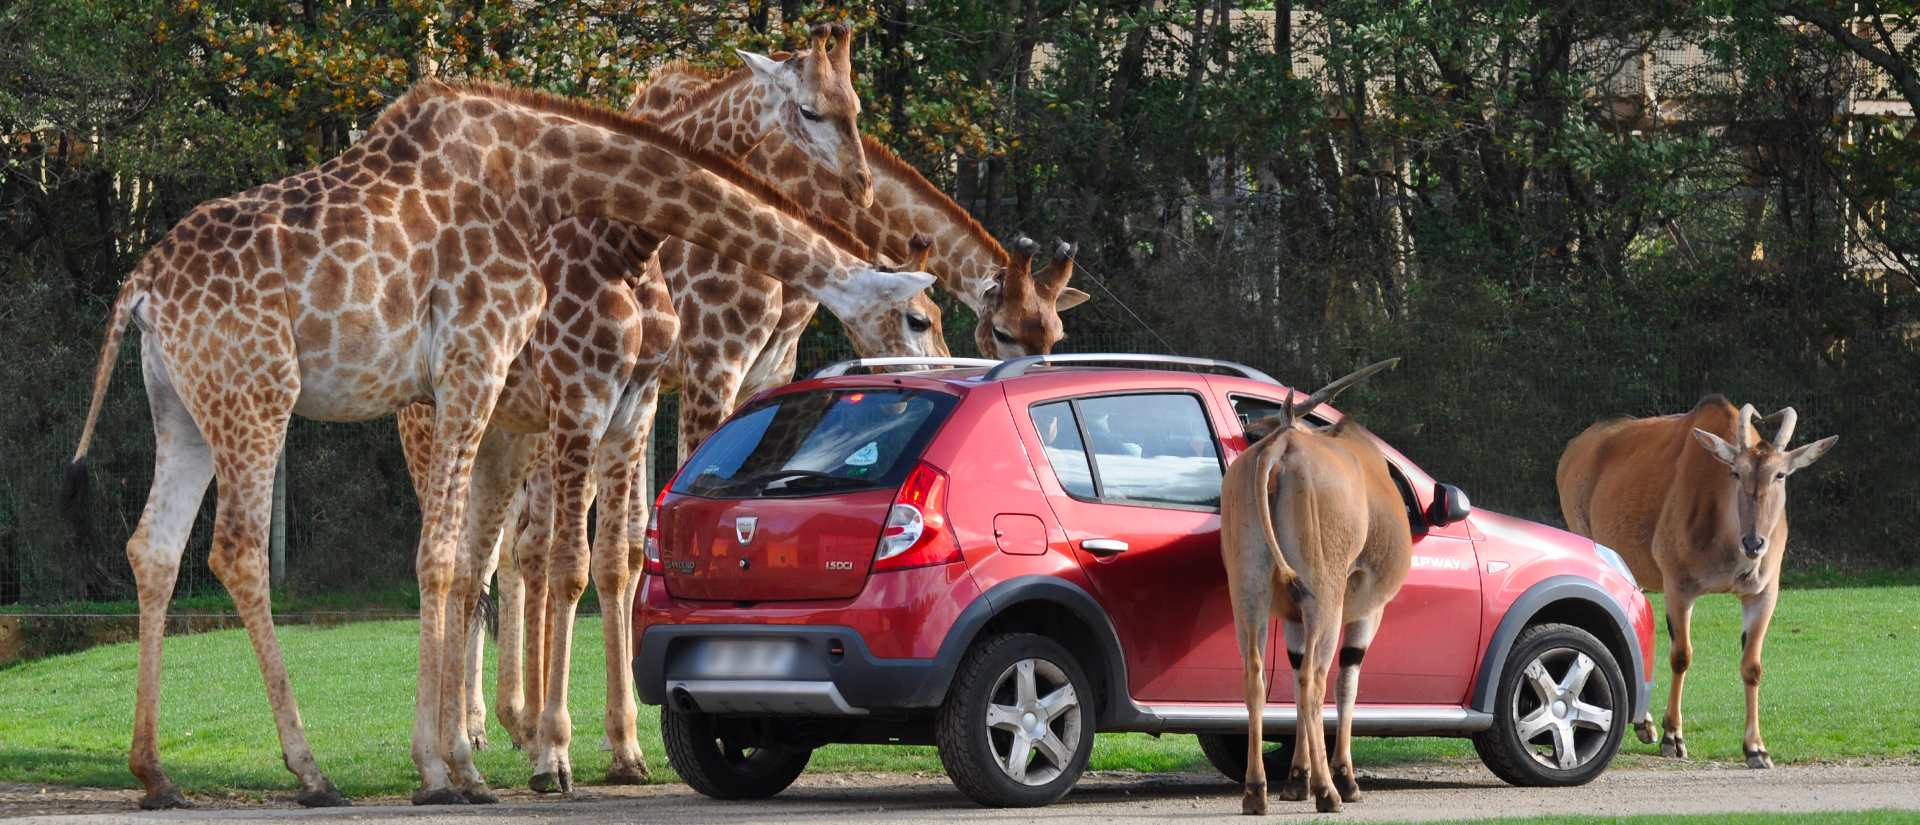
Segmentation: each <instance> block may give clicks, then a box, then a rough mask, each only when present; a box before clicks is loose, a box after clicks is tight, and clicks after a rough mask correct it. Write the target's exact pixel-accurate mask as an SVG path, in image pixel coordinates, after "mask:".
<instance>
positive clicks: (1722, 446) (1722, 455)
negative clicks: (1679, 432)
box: [1693, 427, 1740, 466]
mask: <svg viewBox="0 0 1920 825" xmlns="http://www.w3.org/2000/svg"><path fill="white" fill-rule="evenodd" d="M1693 437H1694V438H1695V439H1696V440H1698V441H1699V442H1700V446H1702V447H1705V448H1707V452H1708V453H1711V454H1712V455H1713V457H1714V458H1717V459H1720V460H1721V461H1724V462H1726V463H1727V465H1728V466H1732V465H1733V462H1734V460H1735V459H1738V458H1739V457H1740V451H1739V450H1736V449H1734V448H1733V445H1732V444H1728V443H1727V442H1726V441H1725V440H1724V439H1722V438H1721V437H1720V436H1717V435H1714V434H1713V433H1710V432H1707V431H1706V430H1702V429H1700V428H1698V427H1695V428H1694V430H1693Z"/></svg>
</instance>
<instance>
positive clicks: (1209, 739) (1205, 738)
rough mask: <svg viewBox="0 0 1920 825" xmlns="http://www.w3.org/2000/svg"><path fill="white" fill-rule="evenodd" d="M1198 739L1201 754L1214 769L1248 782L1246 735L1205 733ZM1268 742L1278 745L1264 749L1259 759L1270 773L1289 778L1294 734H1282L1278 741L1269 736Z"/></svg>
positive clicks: (1228, 776) (1268, 774)
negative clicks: (1288, 772) (1265, 764)
mask: <svg viewBox="0 0 1920 825" xmlns="http://www.w3.org/2000/svg"><path fill="white" fill-rule="evenodd" d="M1199 739H1200V753H1202V754H1204V755H1206V757H1207V763H1208V764H1210V765H1212V766H1213V769H1214V770H1217V771H1219V772H1220V774H1221V775H1222V776H1225V777H1226V778H1228V779H1231V780H1233V781H1235V782H1245V781H1247V735H1246V734H1244V733H1203V734H1200V736H1199ZM1267 744H1268V745H1275V744H1278V745H1279V747H1272V748H1269V749H1268V750H1266V751H1264V752H1262V755H1261V757H1260V761H1262V762H1265V763H1267V776H1269V777H1274V776H1278V777H1281V778H1283V779H1284V778H1286V775H1287V771H1288V770H1290V769H1291V768H1292V766H1293V736H1291V735H1288V736H1283V737H1279V738H1278V741H1277V742H1276V741H1275V740H1273V739H1269V740H1267Z"/></svg>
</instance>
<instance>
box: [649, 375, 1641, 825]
mask: <svg viewBox="0 0 1920 825" xmlns="http://www.w3.org/2000/svg"><path fill="white" fill-rule="evenodd" d="M908 360H911V361H912V363H914V364H925V363H926V359H873V360H869V361H867V362H847V363H844V364H836V365H834V366H832V367H828V368H826V369H824V370H821V371H820V372H819V373H816V374H815V376H814V377H813V378H811V379H809V380H805V381H799V382H796V383H793V384H788V385H786V386H784V387H781V388H779V389H776V390H773V391H771V392H768V393H765V394H762V395H761V396H759V397H756V398H754V399H753V400H751V401H749V402H748V403H747V404H745V405H744V406H742V407H741V409H740V410H739V412H737V413H735V414H734V415H733V417H732V418H730V419H728V421H727V422H726V423H725V424H724V425H723V426H722V427H721V428H720V429H719V430H718V431H717V432H715V433H714V435H713V437H712V438H710V439H709V440H707V442H706V443H705V444H703V445H702V446H701V447H700V449H699V450H697V451H696V452H695V453H694V454H693V456H692V457H691V458H690V460H689V461H688V462H687V464H686V466H684V467H683V468H682V469H681V471H680V473H679V474H678V475H677V476H676V477H675V478H674V480H673V482H672V483H671V484H670V485H669V486H668V488H667V489H666V490H665V491H664V492H663V493H662V495H661V499H660V502H659V504H658V506H657V507H655V508H654V515H653V521H652V523H651V524H650V525H649V529H648V535H647V555H648V561H647V565H648V575H647V576H646V577H645V579H644V580H643V582H642V584H641V594H642V596H641V598H640V599H639V600H638V602H637V605H636V607H635V617H634V618H635V623H636V625H637V627H638V628H639V636H638V638H639V645H638V648H637V653H636V655H635V657H634V662H633V668H634V672H635V675H636V677H637V685H638V689H639V694H640V699H641V701H643V702H646V703H648V704H654V705H661V706H662V709H661V715H660V720H661V721H660V724H661V731H662V735H663V737H664V739H665V742H666V747H667V756H668V758H669V760H671V762H672V763H673V766H674V769H675V770H677V771H678V772H679V773H680V775H681V776H682V777H683V778H685V779H686V781H687V782H688V784H690V785H692V786H693V787H694V788H695V789H697V790H699V791H701V792H702V793H705V794H708V795H710V796H715V797H720V798H726V799H744V798H761V797H766V796H770V795H772V794H775V793H778V792H779V791H780V790H781V789H783V788H785V787H787V786H788V785H789V784H791V783H792V782H793V780H794V778H795V777H797V776H798V775H799V774H800V772H801V771H802V770H804V769H805V767H806V764H807V761H808V758H809V756H810V755H811V753H812V751H813V750H814V749H815V748H818V747H820V746H821V745H825V744H829V743H834V742H851V743H879V744H885V743H892V744H934V745H938V746H939V749H940V758H941V760H942V762H943V763H944V764H945V765H946V767H947V770H948V774H949V775H950V776H951V777H952V779H953V781H954V783H955V784H956V785H958V786H959V788H960V789H961V790H962V791H963V792H965V793H966V794H967V795H968V796H969V797H971V798H973V799H974V800H976V801H978V802H980V803H982V804H985V805H992V806H1027V805H1045V804H1047V803H1050V802H1052V801H1054V800H1056V799H1058V798H1060V796H1061V795H1063V794H1065V793H1066V792H1067V791H1068V790H1069V789H1070V788H1071V787H1072V785H1073V783H1074V782H1075V781H1076V780H1077V779H1078V778H1079V776H1080V773H1081V771H1082V770H1083V769H1084V767H1085V766H1086V763H1087V757H1088V755H1089V753H1090V751H1091V750H1092V747H1093V734H1094V732H1095V731H1141V732H1147V733H1193V734H1199V735H1200V744H1201V747H1202V749H1203V750H1204V752H1205V753H1206V754H1207V756H1208V758H1209V760H1210V761H1212V762H1213V764H1214V765H1215V766H1216V767H1218V768H1219V769H1220V770H1221V771H1222V772H1223V773H1226V774H1227V775H1228V776H1230V777H1232V778H1234V779H1236V780H1237V779H1240V778H1242V777H1243V776H1244V771H1245V768H1246V765H1245V760H1246V753H1247V750H1246V744H1245V743H1246V738H1245V736H1246V724H1247V712H1246V706H1245V704H1244V701H1243V697H1242V695H1241V670H1240V658H1239V652H1238V649H1237V647H1236V643H1235V640H1234V633H1233V624H1232V621H1231V619H1230V616H1229V607H1228V597H1227V579H1226V570H1225V568H1224V567H1223V566H1222V563H1221V557H1220V546H1219V542H1220V478H1221V475H1222V472H1223V470H1224V469H1225V467H1226V466H1227V464H1228V463H1229V462H1231V461H1232V460H1233V459H1234V457H1235V456H1236V455H1237V454H1238V453H1239V452H1241V451H1242V450H1244V449H1246V446H1247V445H1246V440H1245V437H1244V436H1243V434H1242V427H1243V425H1244V424H1245V423H1246V422H1248V421H1253V420H1257V419H1259V418H1262V417H1265V416H1266V415H1268V414H1271V413H1273V412H1275V411H1276V410H1278V409H1279V406H1280V400H1281V399H1282V398H1285V397H1286V395H1285V394H1286V393H1289V392H1291V390H1289V389H1287V388H1286V387H1283V386H1281V385H1280V384H1279V383H1278V382H1276V381H1274V380H1273V379H1272V378H1269V377H1267V376H1266V375H1264V374H1262V373H1260V372H1259V371H1257V370H1254V369H1251V368H1249V367H1244V366H1240V365H1237V364H1230V363H1226V362H1216V361H1209V360H1205V359H1195V358H1175V357H1168V356H1150V355H1064V356H1031V357H1026V358H1020V359H1015V360H1011V361H1005V362H986V361H970V360H966V359H957V360H952V361H941V362H937V363H940V364H943V365H958V366H960V367H961V368H954V369H939V370H930V371H922V372H910V373H892V374H879V375H846V374H845V373H846V372H847V370H848V369H849V368H851V367H853V366H856V365H879V366H887V365H892V366H898V365H899V364H900V363H902V362H906V361H908ZM1121 362H1124V363H1130V364H1136V365H1141V364H1158V365H1165V366H1163V367H1162V368H1160V369H1131V368H1115V367H1113V366H1107V364H1109V363H1121ZM1075 364H1078V365H1083V366H1071V365H1075ZM1085 365H1092V366H1085ZM1174 365H1178V366H1177V367H1174V368H1171V369H1170V368H1167V367H1173V366H1174ZM1192 368H1210V369H1212V370H1213V371H1214V373H1222V372H1224V373H1233V374H1232V375H1221V374H1213V373H1203V372H1200V371H1198V370H1196V369H1192ZM1175 369H1184V370H1185V371H1175ZM1296 397H1301V396H1300V395H1298V394H1297V395H1296ZM1339 417H1340V413H1339V412H1337V411H1335V410H1332V409H1328V408H1325V407H1322V408H1321V412H1320V413H1319V414H1318V415H1317V417H1310V420H1312V421H1317V422H1319V423H1322V424H1324V423H1327V422H1331V421H1334V420H1338V419H1339ZM1381 450H1382V452H1383V453H1384V454H1385V455H1386V456H1387V459H1388V468H1389V469H1390V470H1391V471H1392V473H1393V475H1394V479H1395V480H1396V481H1397V482H1399V486H1400V492H1401V495H1402V496H1403V497H1404V499H1405V501H1406V507H1407V522H1408V529H1409V530H1410V531H1411V532H1412V533H1413V569H1412V573H1411V574H1410V575H1409V576H1408V578H1407V581H1406V585H1405V587H1403V588H1402V589H1401V591H1400V594H1399V596H1398V597H1397V598H1395V599H1394V600H1393V602H1392V603H1391V604H1390V605H1388V607H1387V612H1386V618H1385V621H1384V624H1383V626H1382V627H1381V629H1380V631H1379V635H1378V637H1377V638H1376V640H1375V642H1374V643H1373V646H1372V649H1371V650H1370V651H1369V653H1368V655H1367V661H1366V665H1365V666H1364V668H1362V671H1361V676H1360V695H1359V703H1358V706H1357V708H1356V710H1355V712H1354V732H1355V733H1357V734H1362V735H1369V736H1450V737H1468V738H1471V739H1472V740H1473V742H1474V744H1475V746H1476V749H1477V750H1478V751H1479V753H1480V755H1481V757H1482V759H1483V760H1484V761H1485V762H1486V764H1487V766H1488V767H1489V768H1491V769H1492V770H1493V772H1494V773H1496V774H1498V775H1499V776H1500V777H1501V778H1503V779H1505V780H1507V781H1509V782H1513V783H1515V784H1521V785H1570V784H1579V783H1583V782H1586V781H1588V780H1591V779H1592V778H1594V777H1595V776H1597V775H1599V773H1600V772H1601V771H1603V770H1605V769H1606V766H1607V764H1608V763H1609V762H1610V761H1611V760H1612V758H1613V755H1614V752H1615V751H1616V750H1617V749H1618V748H1619V745H1620V741H1621V737H1622V734H1623V733H1624V731H1625V729H1626V728H1627V727H1628V725H1629V723H1630V722H1632V721H1634V720H1640V719H1642V718H1644V717H1645V716H1646V715H1647V708H1648V698H1649V693H1650V691H1651V685H1652V682H1651V679H1652V676H1651V673H1652V667H1651V661H1650V657H1651V655H1652V652H1653V614H1652V611H1651V609H1650V608H1649V606H1648V603H1647V600H1646V598H1645V597H1644V596H1642V595H1641V593H1640V590H1639V587H1638V586H1637V585H1636V584H1635V582H1634V580H1633V577H1632V575H1631V574H1630V573H1628V572H1627V568H1626V565H1625V563H1624V562H1622V561H1621V560H1620V558H1619V556H1617V555H1615V554H1614V553H1613V552H1612V551H1611V550H1608V549H1606V548H1605V547H1600V546H1596V545H1595V544H1594V543H1593V542H1592V541H1591V540H1588V539H1584V538H1581V537H1579V536H1575V535H1573V534H1571V533H1567V532H1564V531H1561V530H1557V529H1554V528H1551V527H1547V526H1543V525H1540V524H1535V523H1532V522H1528V521H1523V520H1520V519H1516V518H1512V517H1509V516H1503V515H1499V514H1497V513H1490V512H1487V511H1484V510H1471V509H1470V508H1469V507H1468V505H1467V503H1466V498H1465V496H1464V495H1462V494H1460V492H1459V491H1458V490H1457V489H1455V488H1452V487H1451V486H1449V485H1441V484H1436V483H1435V481H1434V480H1433V479H1432V478H1431V477H1429V476H1428V475H1427V474H1426V473H1425V472H1423V471H1421V469H1420V468H1419V467H1416V466H1414V464H1413V463H1412V462H1410V461H1408V460H1407V459H1406V458H1405V457H1404V456H1402V455H1401V454H1400V453H1399V452H1397V451H1395V450H1394V449H1393V448H1392V447H1389V446H1386V445H1385V444H1382V445H1381ZM1436 499H1437V502H1436ZM1271 645H1272V648H1273V649H1271V650H1269V651H1267V655H1266V657H1265V661H1267V662H1269V663H1271V664H1270V667H1271V670H1272V672H1271V673H1269V674H1268V675H1267V684H1268V685H1269V686H1270V687H1269V696H1268V702H1269V704H1268V705H1267V710H1266V730H1267V731H1268V732H1270V734H1271V735H1272V736H1273V738H1275V739H1276V740H1277V741H1279V742H1280V743H1281V745H1280V750H1278V751H1270V752H1269V756H1268V758H1269V759H1270V760H1271V759H1275V758H1289V757H1286V756H1285V755H1284V753H1283V751H1284V750H1285V747H1286V743H1287V740H1289V739H1290V738H1291V737H1290V734H1291V732H1292V731H1293V728H1294V725H1295V721H1296V719H1295V711H1294V707H1293V685H1294V678H1293V673H1292V671H1291V670H1290V669H1289V668H1288V665H1287V657H1286V656H1285V655H1284V652H1285V649H1284V646H1283V645H1284V641H1283V638H1282V632H1281V631H1280V629H1279V628H1275V629H1274V632H1273V633H1272V634H1271ZM1325 713H1326V720H1327V721H1329V722H1331V721H1332V719H1333V713H1334V709H1333V708H1332V707H1331V706H1329V707H1327V708H1326V710H1325ZM1284 770H1285V769H1284V768H1282V769H1281V772H1282V774H1283V775H1284Z"/></svg>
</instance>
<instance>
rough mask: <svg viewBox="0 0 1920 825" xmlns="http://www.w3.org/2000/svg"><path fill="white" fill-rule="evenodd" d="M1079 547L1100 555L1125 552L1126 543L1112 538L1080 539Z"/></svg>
mask: <svg viewBox="0 0 1920 825" xmlns="http://www.w3.org/2000/svg"><path fill="white" fill-rule="evenodd" d="M1080 549H1082V550H1085V551H1087V552H1089V553H1093V554H1095V555H1101V556H1109V555H1112V554H1114V553H1125V552H1127V543H1126V542H1124V541H1115V540H1113V539H1081V540H1080Z"/></svg>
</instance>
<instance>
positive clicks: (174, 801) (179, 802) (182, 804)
mask: <svg viewBox="0 0 1920 825" xmlns="http://www.w3.org/2000/svg"><path fill="white" fill-rule="evenodd" d="M191 807H193V803H192V802H188V801H187V798H186V797H185V796H182V795H181V793H180V789H179V788H176V787H173V786H172V785H168V786H167V788H166V790H163V791H160V792H158V793H150V794H147V795H146V796H143V797H140V810H143V811H165V810H171V809H173V808H191Z"/></svg>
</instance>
